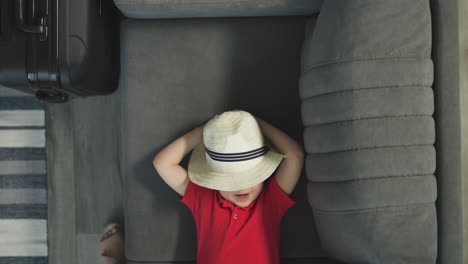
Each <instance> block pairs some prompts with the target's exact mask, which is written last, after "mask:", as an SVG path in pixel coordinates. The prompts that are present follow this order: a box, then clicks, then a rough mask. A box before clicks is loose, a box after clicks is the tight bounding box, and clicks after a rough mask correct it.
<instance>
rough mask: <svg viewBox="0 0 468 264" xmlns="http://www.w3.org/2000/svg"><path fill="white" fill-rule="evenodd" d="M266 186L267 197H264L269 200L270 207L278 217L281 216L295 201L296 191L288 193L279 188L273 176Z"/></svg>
mask: <svg viewBox="0 0 468 264" xmlns="http://www.w3.org/2000/svg"><path fill="white" fill-rule="evenodd" d="M266 188H267V190H266V196H267V197H265V198H266V199H268V200H269V201H271V203H270V204H271V207H272V208H271V209H272V211H273V213H274V214H276V215H277V216H278V217H282V216H283V215H284V214H285V213H286V211H287V210H288V209H289V208H290V207H291V206H293V205H294V204H296V202H297V196H296V191H293V192H292V193H291V194H290V195H288V194H287V193H286V192H285V191H283V189H281V187H280V186H279V184H278V181H276V178H275V177H274V176H272V177H271V178H270V180H269V183H268V186H267V187H266Z"/></svg>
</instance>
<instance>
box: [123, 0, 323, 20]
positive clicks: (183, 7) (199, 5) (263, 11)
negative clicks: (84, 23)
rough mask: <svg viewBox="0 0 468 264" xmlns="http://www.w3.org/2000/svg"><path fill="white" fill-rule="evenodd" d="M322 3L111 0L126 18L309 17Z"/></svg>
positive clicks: (310, 0)
mask: <svg viewBox="0 0 468 264" xmlns="http://www.w3.org/2000/svg"><path fill="white" fill-rule="evenodd" d="M322 1H323V0H114V3H115V4H116V6H117V7H118V8H119V9H120V11H121V12H122V13H123V14H124V15H125V16H127V17H129V18H190V17H244V16H310V15H312V14H316V13H318V12H319V10H320V6H321V4H322Z"/></svg>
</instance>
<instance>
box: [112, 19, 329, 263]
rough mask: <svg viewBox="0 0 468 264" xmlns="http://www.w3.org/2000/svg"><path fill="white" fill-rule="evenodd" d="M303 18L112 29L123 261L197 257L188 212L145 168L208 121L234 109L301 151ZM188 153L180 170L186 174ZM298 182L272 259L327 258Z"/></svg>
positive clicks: (150, 23) (169, 22)
mask: <svg viewBox="0 0 468 264" xmlns="http://www.w3.org/2000/svg"><path fill="white" fill-rule="evenodd" d="M305 19H306V18H304V17H281V18H278V17H275V18H272V17H263V18H203V19H200V18H191V19H164V20H133V19H129V20H125V21H123V23H122V26H121V37H122V41H121V56H122V57H121V65H122V68H121V80H120V87H119V89H121V91H120V92H121V96H122V106H121V123H122V125H121V127H122V130H121V150H120V151H121V155H122V156H121V172H122V176H123V188H124V189H123V196H124V212H125V223H126V235H127V237H126V255H127V258H128V259H129V260H131V261H140V262H145V263H146V262H151V261H153V262H156V261H161V262H164V261H189V260H195V258H196V252H197V242H196V241H197V238H196V229H195V223H194V220H193V216H192V214H191V212H190V210H189V209H188V208H187V207H186V206H185V205H184V204H182V203H180V202H179V200H178V197H179V194H178V193H176V192H175V191H174V190H172V189H171V188H170V187H169V186H168V185H167V184H166V183H165V182H164V181H163V180H162V178H160V176H159V175H158V174H157V171H156V170H155V169H154V167H153V164H152V160H153V158H154V156H155V155H156V154H157V153H158V152H159V151H160V150H161V149H162V148H164V147H166V146H167V145H168V144H169V143H171V142H172V141H174V140H175V139H177V138H178V137H180V136H182V135H184V134H185V133H187V132H188V131H190V130H192V129H194V128H195V127H196V126H199V125H201V124H203V123H205V122H207V121H208V120H209V119H211V118H212V117H213V116H214V115H216V114H219V113H221V112H223V111H226V110H229V109H233V108H239V109H243V110H246V111H249V112H251V113H253V114H254V115H258V116H259V117H261V118H262V119H264V120H267V121H268V122H270V123H271V124H273V125H275V126H277V127H278V128H280V129H282V130H283V131H285V132H286V133H287V134H288V135H290V136H291V137H293V138H295V140H296V141H297V142H300V143H301V144H302V132H303V127H302V125H301V113H300V100H299V96H298V80H299V68H300V53H301V48H302V43H303V38H304V30H305ZM189 157H190V154H188V155H186V156H185V157H184V159H183V160H182V162H181V163H180V164H181V166H183V167H184V168H187V163H188V160H189ZM306 185H307V184H306V178H305V176H302V177H301V179H300V181H299V182H298V184H297V186H296V188H295V191H296V193H297V197H298V202H297V203H296V204H295V205H294V206H293V207H291V208H290V209H289V210H288V212H287V213H286V214H285V216H284V217H283V219H282V229H281V234H280V235H281V241H280V256H281V257H282V258H327V257H328V255H327V254H326V253H324V252H323V250H322V248H321V246H320V243H319V241H318V238H317V230H316V229H315V223H314V216H313V213H312V208H311V206H310V205H309V203H308V202H307V191H306V189H307V186H306Z"/></svg>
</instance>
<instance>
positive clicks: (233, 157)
mask: <svg viewBox="0 0 468 264" xmlns="http://www.w3.org/2000/svg"><path fill="white" fill-rule="evenodd" d="M269 150H270V147H268V146H266V145H265V146H263V147H260V148H258V149H254V150H250V151H246V152H235V153H220V152H214V151H211V150H209V149H208V148H207V147H205V151H206V153H207V154H208V155H209V156H210V158H212V159H214V160H217V161H226V162H232V161H243V160H250V159H255V158H258V157H260V156H263V155H265V154H266V153H267V152H268V151H269Z"/></svg>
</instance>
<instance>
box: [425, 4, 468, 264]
mask: <svg viewBox="0 0 468 264" xmlns="http://www.w3.org/2000/svg"><path fill="white" fill-rule="evenodd" d="M460 5H466V4H465V2H463V1H457V0H432V1H431V10H432V25H433V27H432V30H433V31H432V32H433V42H432V43H433V49H432V57H433V60H434V62H435V63H434V64H435V67H434V85H433V87H434V98H435V111H434V119H435V120H436V135H437V137H436V142H435V147H436V149H437V170H436V176H437V186H438V193H439V194H438V198H437V201H436V207H437V221H438V249H437V253H438V254H437V263H439V264H445V263H456V264H462V263H463V264H465V263H468V250H467V248H466V247H467V245H468V241H467V240H465V241H463V234H465V236H466V235H467V234H468V232H467V231H468V221H466V219H467V218H465V222H463V215H465V217H467V216H468V214H467V213H466V211H467V210H468V203H463V196H464V195H465V197H466V195H467V190H468V188H466V187H465V189H463V184H465V186H466V183H467V181H468V173H467V172H466V169H465V171H462V168H463V167H465V168H466V164H468V162H466V157H467V152H466V151H465V155H463V153H462V149H461V145H462V141H466V139H467V137H463V135H462V127H461V126H462V122H461V121H462V120H467V116H466V115H464V116H463V115H462V113H461V112H460V109H461V105H460V99H461V98H460V93H461V91H462V90H463V88H464V87H461V85H460V80H461V78H464V76H467V71H463V70H462V69H461V68H460V66H461V65H460V63H461V62H462V61H463V58H466V56H467V54H468V53H467V52H466V47H462V46H460V45H461V43H460V38H461V37H462V36H463V35H466V26H464V25H460V24H459V21H460V20H459V19H462V17H460V15H463V16H465V14H466V13H464V12H463V10H460ZM465 78H466V77H465ZM464 89H465V92H466V88H464ZM463 107H464V109H467V107H466V101H465V106H463ZM465 111H466V110H465ZM465 133H466V130H465ZM462 139H463V140H462ZM465 144H466V143H465ZM465 146H466V145H465ZM463 157H464V160H463ZM463 161H465V162H463ZM465 201H466V200H465Z"/></svg>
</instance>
